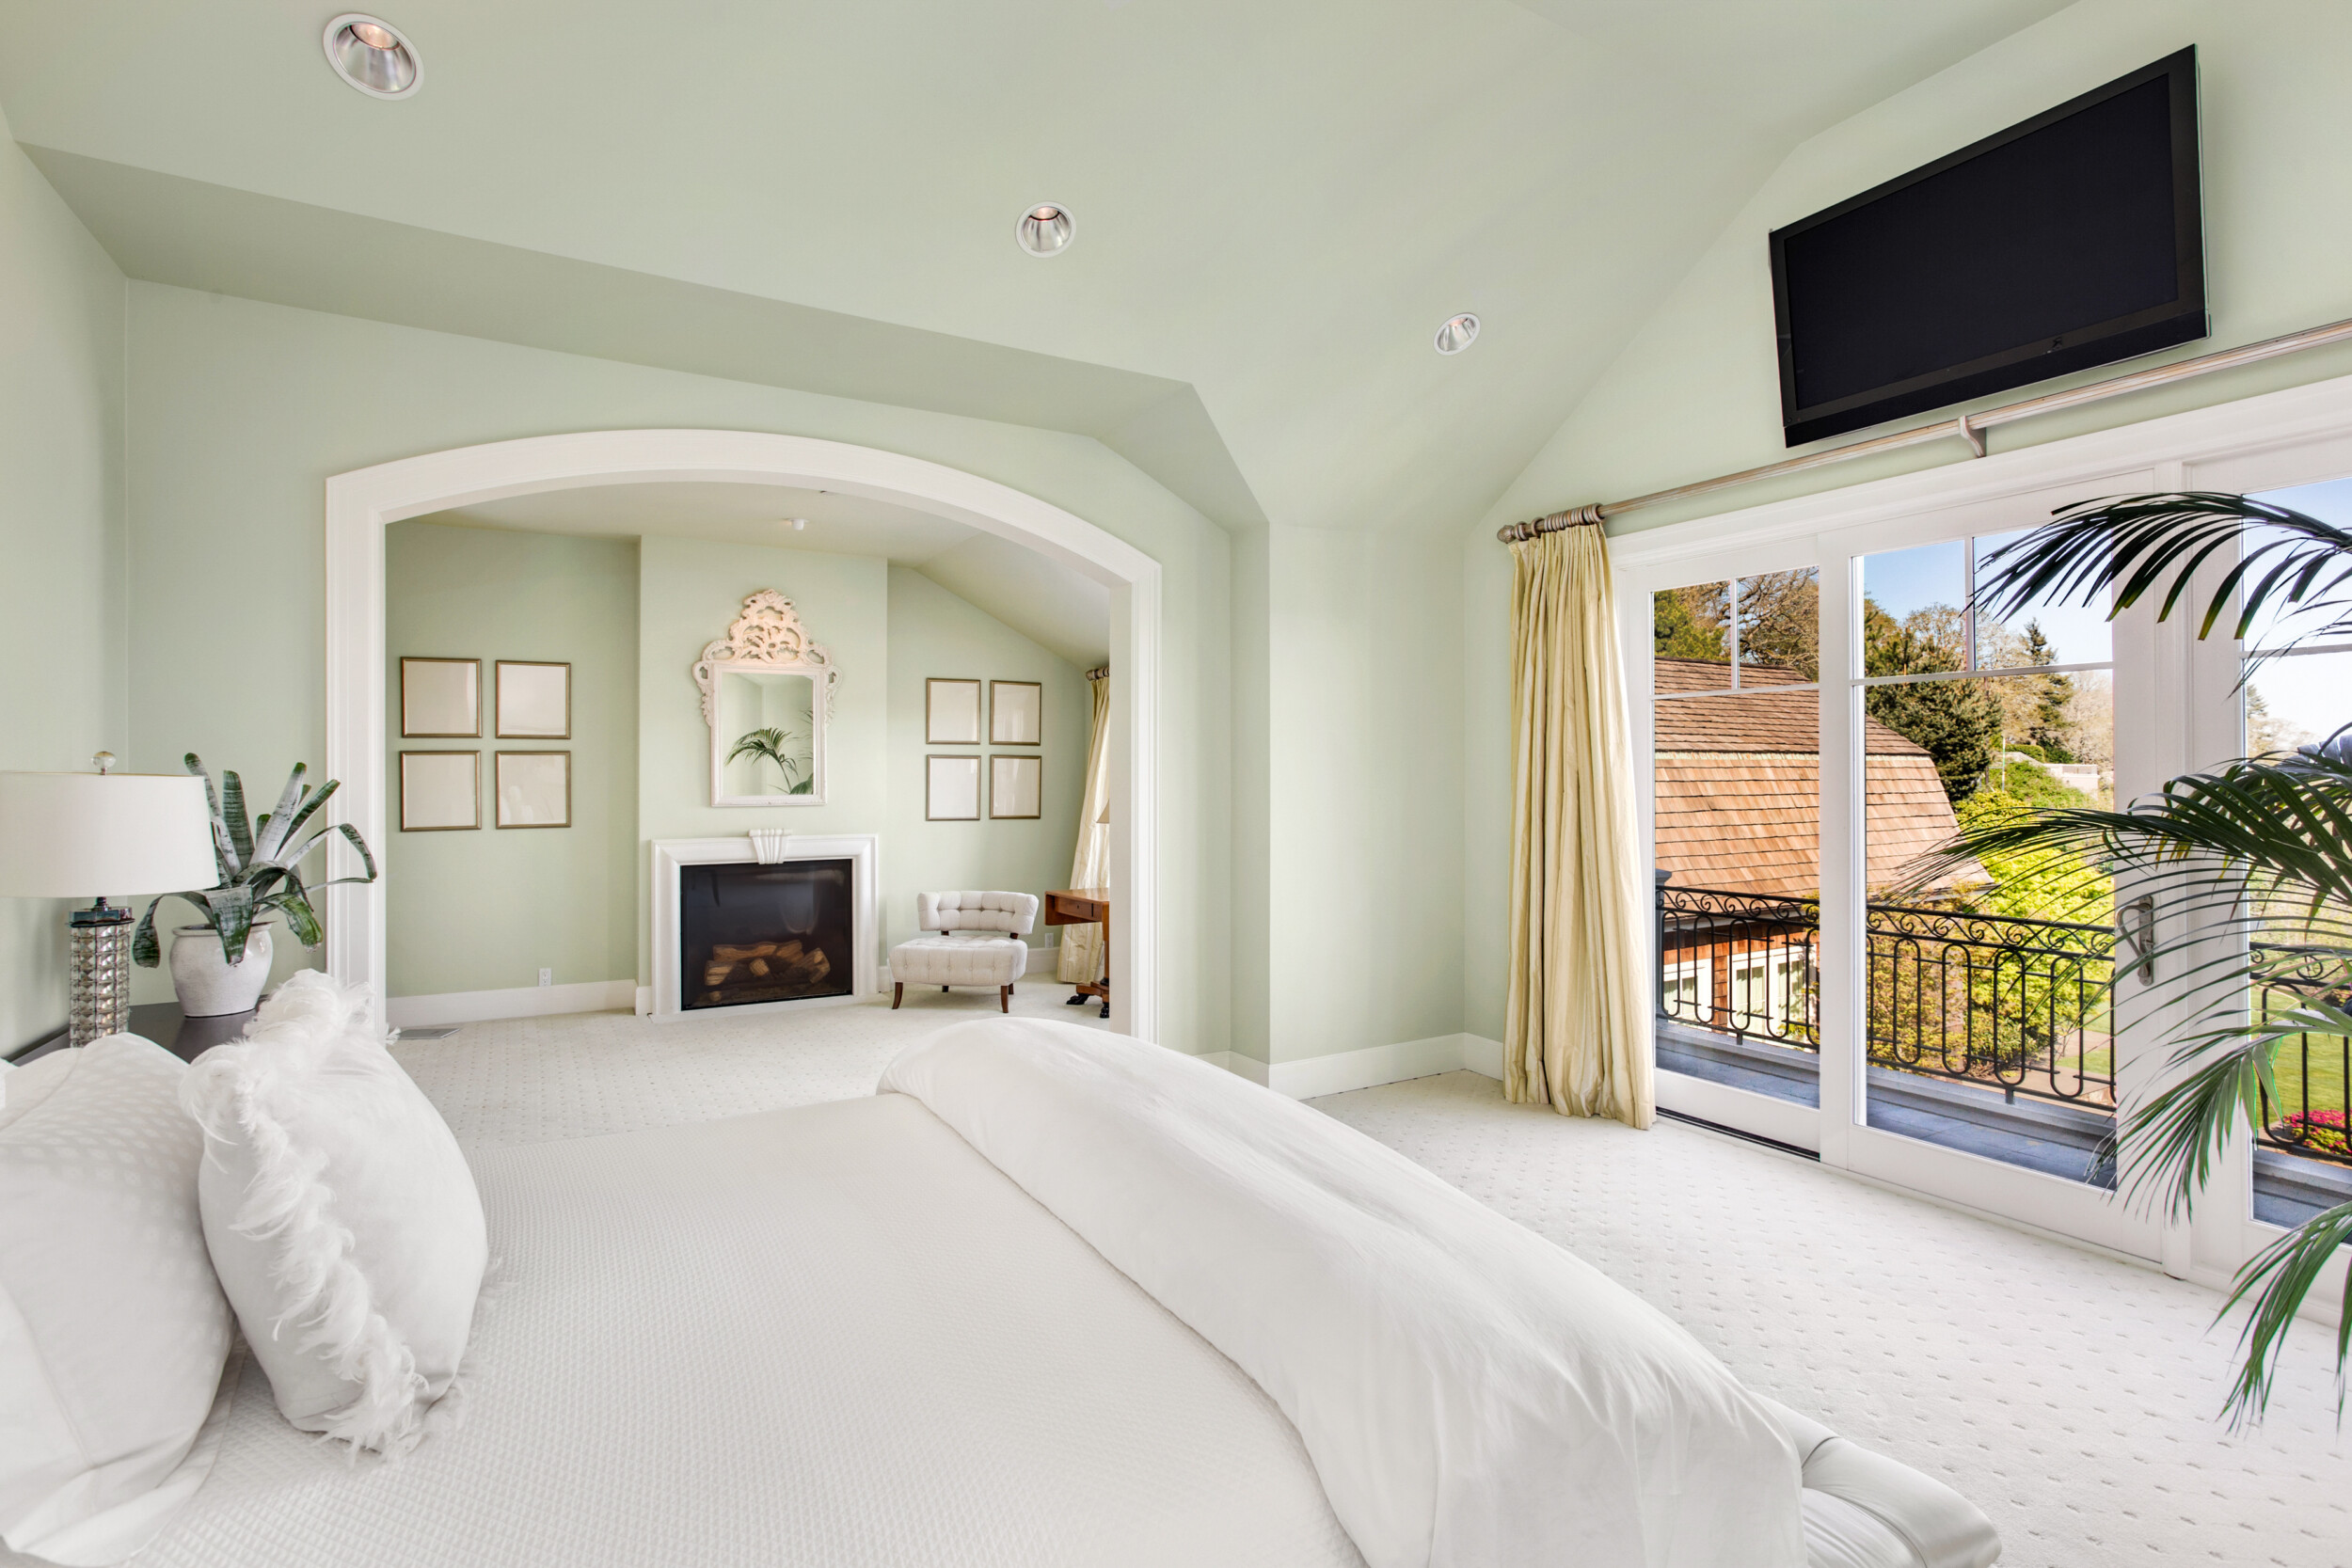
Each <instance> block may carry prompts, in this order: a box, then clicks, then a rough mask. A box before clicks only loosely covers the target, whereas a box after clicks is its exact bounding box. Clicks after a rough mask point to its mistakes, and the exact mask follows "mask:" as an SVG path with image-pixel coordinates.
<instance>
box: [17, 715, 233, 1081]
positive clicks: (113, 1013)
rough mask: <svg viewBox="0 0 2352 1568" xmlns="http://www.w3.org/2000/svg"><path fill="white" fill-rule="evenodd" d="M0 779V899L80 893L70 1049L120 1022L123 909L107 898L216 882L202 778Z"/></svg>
mask: <svg viewBox="0 0 2352 1568" xmlns="http://www.w3.org/2000/svg"><path fill="white" fill-rule="evenodd" d="M114 760H115V759H114V754H113V753H112V752H99V753H98V754H97V756H95V757H93V758H92V759H91V761H92V762H93V763H94V764H95V765H96V767H97V768H98V771H96V772H94V773H0V897H9V898H76V899H78V898H91V897H94V898H95V899H96V900H97V901H96V902H95V903H93V904H91V905H90V907H89V908H87V909H86V910H76V911H73V914H72V922H71V925H72V933H73V958H72V988H71V990H72V1006H71V1012H70V1020H69V1022H70V1026H71V1029H72V1043H73V1044H75V1045H87V1043H88V1042H90V1041H91V1040H94V1039H98V1038H100V1037H103V1036H106V1035H119V1034H120V1033H122V1032H123V1030H124V1029H125V1028H127V1027H128V1026H129V1024H130V1022H131V927H132V916H131V911H129V910H126V909H121V908H119V907H117V906H115V905H112V904H109V903H107V902H106V897H107V895H109V894H111V895H115V896H117V897H122V898H135V897H140V896H143V895H148V894H156V893H179V892H183V891H184V890H186V889H190V888H208V887H211V886H213V885H214V884H215V883H216V882H217V881H219V879H220V868H219V864H218V863H217V862H216V861H215V859H214V857H213V814H212V808H211V807H210V806H209V805H208V804H207V803H206V802H205V800H204V781H203V780H202V779H199V778H197V777H196V776H194V775H193V774H188V773H117V772H113V771H111V769H112V768H113V767H114Z"/></svg>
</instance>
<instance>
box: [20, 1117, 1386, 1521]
mask: <svg viewBox="0 0 2352 1568" xmlns="http://www.w3.org/2000/svg"><path fill="white" fill-rule="evenodd" d="M475 1169H476V1176H477V1178H478V1180H479V1181H480V1183H481V1188H482V1196H483V1203H484V1208H485V1211H486V1213H487V1217H488V1219H489V1224H490V1238H491V1246H492V1251H493V1252H494V1253H496V1254H498V1255H500V1256H501V1258H502V1261H503V1270H502V1273H503V1277H504V1279H505V1285H504V1288H503V1291H501V1294H499V1295H498V1296H497V1297H496V1298H495V1299H494V1300H493V1301H492V1302H491V1303H490V1305H489V1307H488V1308H487V1310H486V1311H485V1314H484V1316H483V1318H482V1321H481V1323H480V1325H479V1327H478V1330H477V1332H476V1335H475V1338H474V1353H475V1358H476V1361H477V1364H478V1366H479V1369H480V1380H479V1383H478V1384H477V1386H476V1388H475V1391H474V1394H473V1397H472V1400H471V1402H470V1404H469V1408H468V1411H467V1415H466V1419H465V1421H464V1423H463V1424H462V1425H460V1426H458V1427H457V1428H456V1429H455V1430H453V1431H451V1432H447V1433H438V1434H436V1435H435V1436H433V1437H431V1438H428V1439H427V1440H426V1441H425V1442H424V1443H423V1444H422V1445H421V1447H419V1448H418V1449H417V1450H416V1452H415V1453H413V1454H411V1455H409V1456H408V1457H407V1458H406V1459H405V1460H404V1461H403V1462H401V1463H400V1464H398V1465H387V1464H385V1463H383V1462H381V1461H378V1460H373V1459H363V1460H361V1461H360V1462H359V1463H358V1465H348V1464H346V1463H345V1462H344V1461H343V1459H342V1457H341V1456H340V1455H339V1454H338V1453H337V1452H336V1451H335V1450H332V1449H326V1448H323V1447H321V1446H320V1445H319V1444H318V1443H317V1442H316V1441H315V1440H314V1439H312V1438H310V1436H308V1435H306V1434H305V1433H299V1432H296V1431H295V1430H294V1428H293V1427H291V1426H289V1425H287V1424H286V1422H285V1421H284V1420H283V1419H282V1418H279V1416H278V1412H277V1411H276V1409H275V1408H274V1407H273V1406H272V1405H271V1402H270V1397H269V1387H268V1385H267V1384H266V1383H265V1382H264V1381H263V1379H262V1376H261V1373H260V1372H259V1371H258V1370H255V1369H253V1368H252V1367H250V1366H248V1367H247V1368H246V1371H245V1379H244V1386H243V1387H242V1388H241V1389H240V1391H239V1393H238V1396H237V1400H236V1403H235V1406H234V1409H233V1411H232V1412H231V1414H230V1422H229V1430H228V1432H227V1433H226V1435H225V1438H224V1441H223V1444H222V1449H221V1455H220V1459H219V1462H218V1464H217V1465H215V1469H214V1471H213V1474H212V1477H211V1479H210V1480H209V1481H206V1482H205V1484H204V1487H203V1489H202V1490H201V1491H200V1492H199V1493H198V1494H197V1497H196V1498H195V1500H194V1501H193V1502H191V1503H190V1504H189V1506H188V1508H187V1510H186V1512H185V1513H183V1514H182V1515H181V1517H180V1518H179V1519H178V1520H177V1521H176V1522H175V1523H174V1525H173V1526H172V1528H170V1529H169V1531H168V1532H167V1534H165V1535H164V1536H163V1537H162V1538H161V1539H160V1540H158V1541H157V1542H156V1543H155V1544H153V1545H152V1546H151V1547H149V1548H148V1549H147V1550H146V1551H145V1552H143V1553H141V1554H140V1555H139V1557H138V1558H137V1560H136V1562H135V1568H646V1565H649V1564H660V1565H661V1568H1112V1565H1118V1568H1128V1565H1134V1568H1212V1565H1216V1568H1225V1565H1232V1568H1351V1565H1353V1568H1361V1559H1359V1557H1358V1556H1357V1555H1356V1552H1355V1548H1354V1547H1353V1546H1351V1545H1350V1544H1348V1540H1347V1537H1346V1535H1345V1533H1344V1532H1343V1530H1342V1529H1341V1528H1340V1526H1339V1522H1338V1521H1337V1520H1336V1519H1335V1518H1333V1517H1332V1514H1331V1510H1330V1506H1329V1504H1327V1502H1326V1501H1325V1500H1324V1497H1323V1493H1322V1490H1321V1488H1320V1487H1319V1486H1317V1484H1316V1482H1315V1475H1314V1469H1313V1467H1312V1466H1311V1465H1310V1464H1309V1463H1308V1460H1307V1456H1306V1452H1305V1450H1304V1449H1302V1448H1301V1447H1300V1446H1299V1441H1298V1435H1297V1433H1295V1431H1293V1430H1292V1428H1291V1425H1290V1423H1289V1422H1288V1421H1286V1420H1284V1419H1283V1418H1282V1415H1281V1412H1279V1410H1277V1409H1275V1407H1274V1405H1273V1403H1272V1402H1270V1401H1269V1400H1268V1399H1267V1398H1266V1397H1265V1395H1264V1394H1263V1393H1262V1392H1261V1391H1260V1390H1259V1389H1258V1387H1257V1386H1256V1385H1254V1384H1252V1383H1251V1382H1250V1381H1249V1379H1248V1378H1247V1377H1245V1376H1244V1375H1243V1374H1242V1373H1241V1372H1240V1371H1239V1370H1237V1369H1236V1368H1235V1367H1234V1366H1233V1364H1232V1362H1230V1361H1228V1360H1227V1359H1226V1358H1225V1357H1223V1356H1222V1355H1219V1354H1217V1353H1216V1351H1214V1350H1212V1349H1211V1348H1210V1347H1209V1346H1208V1345H1206V1344H1205V1343H1203V1342H1202V1341H1201V1340H1200V1338H1199V1337H1198V1336H1197V1335H1195V1334H1194V1333H1193V1332H1192V1331H1191V1330H1190V1329H1188V1328H1186V1327H1185V1326H1184V1324H1183V1323H1178V1322H1177V1321H1176V1320H1175V1319H1174V1318H1172V1317H1170V1316H1169V1315H1168V1313H1167V1312H1166V1311H1164V1310H1162V1309H1161V1308H1160V1307H1158V1306H1156V1305H1155V1304H1154V1303H1153V1302H1152V1300H1151V1298H1150V1297H1148V1296H1146V1295H1145V1294H1144V1293H1143V1292H1142V1291H1140V1290H1138V1289H1136V1286H1135V1285H1134V1284H1133V1283H1132V1282H1131V1281H1129V1280H1128V1279H1126V1278H1124V1277H1122V1276H1121V1275H1120V1274H1119V1273H1118V1272H1117V1271H1116V1270H1114V1269H1112V1268H1111V1267H1110V1265H1108V1264H1107V1263H1105V1262H1104V1261H1103V1259H1101V1258H1100V1257H1098V1256H1097V1255H1096V1254H1095V1253H1094V1251H1093V1250H1092V1249H1091V1248H1089V1246H1087V1244H1086V1243H1083V1242H1081V1241H1079V1240H1078V1239H1077V1238H1076V1237H1075V1236H1073V1235H1072V1234H1071V1233H1070V1231H1069V1230H1068V1229H1067V1228H1066V1227H1064V1226H1063V1225H1062V1224H1061V1223H1060V1222H1059V1221H1057V1220H1056V1219H1055V1218H1054V1217H1053V1216H1052V1215H1051V1214H1048V1213H1047V1212H1045V1211H1044V1210H1043V1209H1041V1208H1040V1207H1039V1206H1038V1205H1037V1204H1036V1203H1035V1202H1033V1201H1032V1200H1031V1199H1029V1198H1028V1197H1027V1196H1024V1195H1023V1193H1022V1192H1021V1190H1020V1189H1019V1188H1018V1187H1016V1186H1014V1185H1013V1184H1012V1183H1011V1182H1010V1181H1009V1180H1006V1179H1005V1178H1004V1177H1003V1176H1001V1175H999V1174H998V1173H997V1172H996V1171H995V1170H994V1169H993V1168H992V1167H991V1166H990V1165H989V1164H987V1163H986V1162H985V1161H983V1160H982V1159H981V1158H980V1157H979V1156H978V1155H977V1154H975V1153H974V1152H973V1151H972V1149H971V1148H969V1147H968V1146H967V1145H966V1144H965V1142H964V1141H963V1140H962V1139H961V1138H959V1137H957V1136H956V1134H955V1133H953V1132H949V1131H948V1130H947V1129H946V1127H944V1126H942V1125H941V1124H940V1123H939V1122H938V1121H937V1120H936V1119H935V1118H933V1117H932V1116H931V1115H930V1113H929V1112H928V1111H926V1110H924V1109H923V1108H922V1106H920V1105H918V1104H916V1103H915V1102H914V1101H912V1100H909V1099H907V1098H906V1097H904V1096H901V1095H883V1096H878V1097H873V1098H868V1099H864V1100H857V1101H842V1102H838V1103H834V1104H828V1105H814V1106H809V1107H806V1108H803V1109H799V1110H789V1111H773V1112H768V1113H765V1114H762V1115H758V1116H750V1117H737V1118H734V1119H731V1120H727V1121H720V1122H708V1123H702V1124H698V1125H690V1126H682V1127H672V1128H661V1129H657V1130H653V1131H648V1132H629V1133H622V1134H618V1135H615V1136H611V1137H600V1138H583V1139H579V1140H576V1141H572V1142H566V1143H555V1144H541V1145H536V1146H532V1147H528V1148H509V1149H501V1150H495V1151H492V1152H489V1153H486V1154H483V1155H479V1156H477V1157H476V1160H475ZM0 1562H25V1563H29V1562H30V1560H29V1559H11V1558H9V1557H8V1553H7V1552H6V1551H5V1549H0Z"/></svg>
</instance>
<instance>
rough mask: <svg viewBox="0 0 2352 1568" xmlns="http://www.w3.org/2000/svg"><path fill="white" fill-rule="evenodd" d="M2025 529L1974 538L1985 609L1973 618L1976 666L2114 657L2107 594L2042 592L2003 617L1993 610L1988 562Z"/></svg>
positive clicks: (2078, 661)
mask: <svg viewBox="0 0 2352 1568" xmlns="http://www.w3.org/2000/svg"><path fill="white" fill-rule="evenodd" d="M2025 537H2026V530H2022V529H2021V530H2019V531H2017V532H2014V533H1986V534H1979V535H1978V536H1977V540H1976V554H1977V588H1978V592H1979V594H1981V595H1982V596H1983V598H1984V599H1985V600H1986V601H1987V607H1986V608H1985V609H1984V610H1981V611H1979V615H1978V618H1977V666H1976V667H1977V668H1978V669H1979V670H2023V669H2030V668H2032V667H2034V666H2036V665H2042V664H2105V663H2106V662H2108V661H2109V660H2110V659H2112V658H2114V657H2115V634H2114V629H2113V628H2112V627H2111V626H2109V625H2108V624H2107V603H2106V597H2105V595H2102V596H2101V597H2100V600H2099V602H2098V603H2097V604H2093V605H2084V604H2080V603H2074V602H2065V601H2064V600H2062V598H2061V596H2060V595H2059V594H2055V593H2050V592H2044V593H2042V594H2036V595H2035V596H2034V597H2033V598H2031V599H2030V600H2028V601H2027V602H2026V603H2025V604H2024V605H2022V606H2019V607H2017V608H2015V609H2013V610H2010V612H2009V613H2008V614H2007V615H2005V616H1995V615H1994V614H1993V613H1992V611H1991V608H1990V601H1991V600H1992V599H1993V597H1994V594H1993V582H1994V572H1993V570H1992V568H1991V566H1990V564H1989V562H1990V561H1991V559H1992V558H1993V557H1994V556H1995V555H1997V554H1998V553H1999V552H2000V550H2001V549H2002V548H2003V547H2004V546H2008V545H2011V544H2014V543H2015V542H2016V541H2018V540H2020V539H2023V538H2025ZM2079 597H2080V595H2079V594H2076V595H2074V598H2079ZM2003 602H2004V603H2006V600H2004V601H2003Z"/></svg>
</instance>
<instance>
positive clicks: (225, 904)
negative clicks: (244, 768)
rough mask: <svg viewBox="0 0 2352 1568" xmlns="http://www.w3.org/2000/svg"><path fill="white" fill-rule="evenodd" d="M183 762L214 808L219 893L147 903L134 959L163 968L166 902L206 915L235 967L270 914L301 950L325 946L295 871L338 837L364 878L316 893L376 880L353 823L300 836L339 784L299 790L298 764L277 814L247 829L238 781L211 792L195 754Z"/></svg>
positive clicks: (229, 777)
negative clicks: (159, 930)
mask: <svg viewBox="0 0 2352 1568" xmlns="http://www.w3.org/2000/svg"><path fill="white" fill-rule="evenodd" d="M182 760H183V762H184V763H185V765H186V767H187V769H188V771H189V772H191V773H194V774H196V775H197V776H198V777H199V778H200V779H202V780H203V781H204V799H205V800H207V801H208V802H209V803H210V804H211V806H212V808H213V860H214V863H215V864H216V865H218V866H219V868H220V885H219V886H217V887H210V888H203V889H200V890H195V891H191V892H187V893H167V894H163V895H159V896H157V897H155V898H153V899H151V900H150V901H149V902H148V906H147V912H146V913H145V914H143V915H141V916H140V917H139V925H138V929H137V930H136V931H135V932H134V933H132V937H131V957H132V958H134V959H135V960H136V961H137V962H138V963H139V964H140V965H141V966H142V967H144V968H147V969H152V968H154V967H155V966H156V964H157V963H158V962H160V961H161V960H162V958H163V953H162V949H161V947H160V946H159V944H158V943H157V942H156V940H155V906H156V905H158V904H161V903H162V902H163V901H164V899H166V898H184V899H186V900H187V901H188V902H189V903H191V904H193V905H195V906H196V907H197V908H198V909H199V910H200V911H203V915H204V924H205V925H207V926H209V927H212V928H213V929H214V930H215V931H216V932H218V933H219V935H220V951H221V956H222V957H223V958H227V959H228V960H229V961H230V963H232V964H233V963H239V962H242V961H243V960H244V958H245V944H246V938H247V937H248V936H250V935H251V934H252V931H253V923H254V922H255V921H257V920H260V919H262V918H263V917H264V916H266V915H269V914H272V913H276V914H282V915H284V916H285V917H286V927H287V929H288V930H290V931H292V932H293V933H294V940H295V941H296V942H300V943H302V945H303V946H305V947H316V946H317V945H318V944H319V943H320V942H323V941H325V940H326V930H325V928H324V927H322V926H321V925H320V924H319V917H318V911H316V910H314V909H312V908H311V907H310V888H309V887H308V886H306V885H305V884H304V882H303V880H302V873H301V871H300V869H299V867H300V865H301V863H302V862H303V861H304V860H305V859H306V858H307V857H308V856H309V855H310V851H311V850H313V849H315V848H317V847H319V845H320V843H321V842H322V841H323V840H325V839H326V837H328V835H330V834H333V833H341V834H342V835H343V837H344V838H345V839H347V840H348V841H349V842H350V844H351V847H353V848H354V849H357V850H358V851H359V863H360V864H361V865H362V866H364V867H365V868H366V871H367V875H365V876H363V877H338V878H336V879H334V880H333V881H331V882H324V883H321V884H318V885H320V886H323V887H333V886H335V885H337V884H338V883H342V882H372V881H373V880H375V857H374V856H373V855H371V854H369V853H368V847H367V844H366V842H365V841H364V840H363V839H361V838H360V836H359V831H358V829H357V828H354V827H353V826H352V825H351V824H350V823H348V822H334V823H328V824H326V825H323V826H318V827H316V828H314V829H312V831H311V832H310V834H309V836H308V837H305V836H304V830H305V829H306V828H308V827H310V825H311V818H313V817H314V816H317V814H318V809H319V807H321V806H323V805H325V804H326V801H327V800H328V799H329V798H330V797H332V796H333V795H334V793H335V790H336V788H337V787H338V786H337V784H336V781H334V780H332V779H329V780H327V782H326V784H322V785H320V786H319V787H318V788H317V789H311V788H310V787H309V786H308V785H306V784H304V783H303V782H302V780H303V776H304V774H305V773H307V772H308V771H309V769H308V768H307V767H306V766H305V765H304V764H302V763H295V764H294V772H293V773H292V775H290V776H289V777H288V778H287V780H286V788H285V791H284V793H282V794H280V795H279V796H278V808H277V810H275V811H270V812H264V813H262V816H261V818H260V819H259V820H258V821H254V822H252V823H250V824H248V823H247V822H246V807H245V783H244V781H243V780H241V779H239V778H238V777H237V776H236V775H235V774H234V773H230V772H223V773H222V774H221V776H220V787H219V788H218V789H217V790H215V788H214V787H213V776H212V774H211V773H209V772H207V771H206V770H205V768H204V764H203V762H202V760H201V759H199V757H198V756H197V754H196V753H195V752H189V753H188V754H187V755H186V757H184V758H183V759H182Z"/></svg>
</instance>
